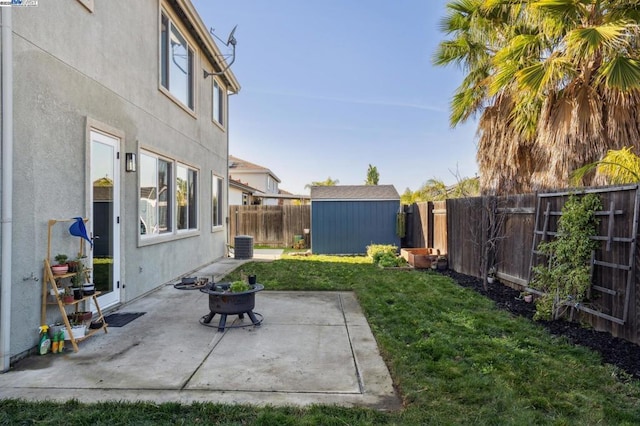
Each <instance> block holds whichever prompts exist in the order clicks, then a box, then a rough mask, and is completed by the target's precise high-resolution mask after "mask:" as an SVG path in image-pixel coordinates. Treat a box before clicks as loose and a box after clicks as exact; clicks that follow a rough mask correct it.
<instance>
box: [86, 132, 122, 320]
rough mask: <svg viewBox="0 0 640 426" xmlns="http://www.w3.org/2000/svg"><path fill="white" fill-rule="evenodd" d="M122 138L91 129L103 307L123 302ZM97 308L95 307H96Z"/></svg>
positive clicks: (96, 274)
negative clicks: (121, 276) (121, 288)
mask: <svg viewBox="0 0 640 426" xmlns="http://www.w3.org/2000/svg"><path fill="white" fill-rule="evenodd" d="M119 151H120V139H118V138H116V137H113V136H110V135H107V134H105V133H100V132H98V131H94V130H91V182H90V187H91V190H90V194H91V196H90V198H91V199H90V200H89V202H90V209H91V216H90V220H89V225H90V231H91V236H92V238H93V250H92V251H91V254H92V267H93V273H92V276H93V282H94V284H95V286H96V290H97V291H100V292H101V294H100V296H98V303H99V304H100V309H104V308H106V307H109V306H112V305H115V304H117V303H119V302H120V173H119V171H120V166H119V164H120V160H119V158H118V152H119ZM94 309H95V307H94Z"/></svg>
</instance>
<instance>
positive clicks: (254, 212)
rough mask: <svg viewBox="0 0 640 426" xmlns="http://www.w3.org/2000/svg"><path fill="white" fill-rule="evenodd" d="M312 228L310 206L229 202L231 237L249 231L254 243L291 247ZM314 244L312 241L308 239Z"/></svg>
mask: <svg viewBox="0 0 640 426" xmlns="http://www.w3.org/2000/svg"><path fill="white" fill-rule="evenodd" d="M305 229H311V206H309V205H303V206H293V205H285V206H229V241H230V243H231V244H233V238H234V237H235V236H236V235H250V236H252V237H253V243H254V244H255V245H265V246H272V247H287V246H288V247H290V246H292V245H293V243H294V239H295V237H296V236H303V237H304V235H305V234H304V230H305ZM305 243H306V246H307V247H311V245H310V241H305Z"/></svg>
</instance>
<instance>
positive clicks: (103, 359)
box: [0, 253, 401, 410]
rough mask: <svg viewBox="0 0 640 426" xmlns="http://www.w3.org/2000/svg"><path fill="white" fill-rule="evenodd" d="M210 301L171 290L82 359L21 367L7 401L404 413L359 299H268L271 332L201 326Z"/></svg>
mask: <svg viewBox="0 0 640 426" xmlns="http://www.w3.org/2000/svg"><path fill="white" fill-rule="evenodd" d="M261 256H265V258H263V259H266V260H267V261H268V259H269V258H270V257H271V256H274V255H273V254H272V253H266V254H258V253H254V257H255V259H253V260H260V257H261ZM276 257H277V256H276ZM242 263H244V261H241V260H236V259H222V260H220V261H218V262H215V263H213V264H211V265H209V266H207V267H205V268H203V269H201V270H199V271H197V273H195V274H192V275H194V276H198V277H209V278H211V277H213V278H214V279H216V281H219V279H221V278H222V277H223V276H224V275H226V274H227V273H228V272H230V271H232V270H233V269H235V268H236V267H238V266H239V265H240V264H242ZM259 278H260V277H258V281H260V279H259ZM266 290H268V289H266ZM208 302H209V295H207V294H205V293H202V292H200V291H198V290H177V289H175V288H174V287H173V286H172V285H167V286H163V287H161V288H160V289H159V290H157V291H154V292H152V293H150V294H148V295H146V296H145V297H142V298H140V299H138V300H136V301H134V302H132V303H130V304H128V305H126V306H124V307H122V308H121V309H120V312H145V314H144V315H142V316H141V317H139V318H137V319H135V320H134V321H132V322H130V323H129V324H127V325H125V326H124V327H117V328H116V327H110V328H109V330H108V333H107V334H103V333H99V334H96V335H94V336H92V337H91V338H89V339H87V340H85V341H83V342H81V343H79V347H80V350H79V352H77V353H74V352H73V351H72V350H70V347H71V345H70V344H67V345H66V348H67V350H66V352H65V353H63V354H48V355H45V356H37V355H36V356H31V357H28V358H26V359H24V360H21V361H20V362H18V363H17V365H16V366H15V367H14V368H13V369H12V370H10V371H9V372H7V373H4V374H1V375H0V395H1V397H2V398H5V399H6V398H24V399H28V400H55V401H64V400H68V399H71V398H76V399H78V400H80V401H83V402H95V401H105V400H118V401H153V402H158V403H160V402H169V401H172V402H181V403H190V402H193V401H200V402H205V401H209V402H219V403H248V404H258V405H264V404H270V405H299V406H305V405H309V404H317V403H326V404H338V405H343V406H366V407H372V408H377V409H383V410H395V409H399V408H400V406H401V405H400V400H399V398H398V397H397V395H396V394H395V392H394V389H393V386H392V382H391V378H390V376H389V372H388V370H387V367H386V365H385V364H384V362H383V361H382V359H381V357H380V354H379V352H378V348H377V345H376V342H375V339H374V337H373V335H372V333H371V330H370V328H369V325H368V324H367V322H366V320H365V318H364V316H363V314H362V311H361V309H360V306H359V304H358V302H357V300H356V299H355V296H354V295H353V294H352V293H350V292H281V291H262V292H259V293H257V294H256V307H255V310H254V311H255V312H256V313H259V314H260V315H261V316H262V317H263V318H264V319H263V322H262V324H261V325H260V326H254V325H252V324H251V321H250V320H249V319H248V317H247V316H245V318H244V319H242V320H241V319H239V318H238V316H237V315H230V316H229V318H228V320H227V328H226V329H225V331H224V332H219V331H218V329H217V328H216V325H217V322H218V319H217V318H218V317H219V315H217V316H216V317H214V319H213V321H212V322H211V324H210V325H211V326H212V327H207V326H205V325H203V324H201V323H200V321H199V320H200V318H201V317H202V316H204V315H206V314H207V313H209V305H208ZM230 325H231V326H241V325H248V326H247V327H237V328H231V327H229V326H230Z"/></svg>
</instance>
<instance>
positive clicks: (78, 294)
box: [73, 288, 83, 300]
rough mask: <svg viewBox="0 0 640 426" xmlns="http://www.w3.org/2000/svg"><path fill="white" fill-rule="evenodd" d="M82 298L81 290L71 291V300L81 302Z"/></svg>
mask: <svg viewBox="0 0 640 426" xmlns="http://www.w3.org/2000/svg"><path fill="white" fill-rule="evenodd" d="M82 297H83V295H82V289H81V288H74V289H73V299H74V300H81V299H82Z"/></svg>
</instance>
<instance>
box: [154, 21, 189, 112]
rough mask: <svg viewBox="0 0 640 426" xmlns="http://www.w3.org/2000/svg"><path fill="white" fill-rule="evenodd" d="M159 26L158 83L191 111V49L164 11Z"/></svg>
mask: <svg viewBox="0 0 640 426" xmlns="http://www.w3.org/2000/svg"><path fill="white" fill-rule="evenodd" d="M160 28H161V30H160V84H161V85H162V87H164V88H165V89H167V90H168V91H169V92H170V93H171V94H172V95H173V96H174V97H175V98H176V99H177V100H178V101H180V102H182V103H183V104H184V105H185V106H187V107H188V108H189V109H190V110H192V111H193V110H194V75H193V74H194V73H193V71H194V57H195V55H194V53H193V49H192V48H191V47H190V46H189V43H187V40H186V39H185V37H184V36H183V35H182V33H181V32H180V30H178V28H177V27H176V26H175V24H174V23H173V21H172V20H171V19H170V18H169V17H168V16H167V15H166V14H165V13H164V12H163V13H162V14H161V22H160Z"/></svg>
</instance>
